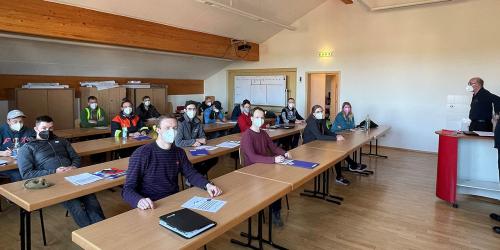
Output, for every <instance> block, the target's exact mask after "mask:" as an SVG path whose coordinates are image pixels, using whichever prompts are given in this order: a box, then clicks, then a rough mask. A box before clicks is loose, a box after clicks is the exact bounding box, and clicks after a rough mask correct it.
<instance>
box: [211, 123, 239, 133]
mask: <svg viewBox="0 0 500 250" xmlns="http://www.w3.org/2000/svg"><path fill="white" fill-rule="evenodd" d="M234 126H236V123H234V122H224V123H220V122H218V123H211V124H203V130H204V131H205V133H212V132H215V131H221V130H228V129H232V128H234Z"/></svg>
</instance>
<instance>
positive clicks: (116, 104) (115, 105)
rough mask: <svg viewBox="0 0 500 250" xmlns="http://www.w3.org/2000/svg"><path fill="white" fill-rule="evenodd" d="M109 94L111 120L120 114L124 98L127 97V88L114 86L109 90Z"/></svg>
mask: <svg viewBox="0 0 500 250" xmlns="http://www.w3.org/2000/svg"><path fill="white" fill-rule="evenodd" d="M108 95H109V97H108V98H109V102H108V105H109V112H108V114H109V120H110V121H111V120H112V119H113V118H114V117H115V116H116V115H118V114H120V111H121V104H122V99H123V98H125V97H126V96H127V95H126V89H125V88H112V89H109V90H108Z"/></svg>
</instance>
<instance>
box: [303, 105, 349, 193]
mask: <svg viewBox="0 0 500 250" xmlns="http://www.w3.org/2000/svg"><path fill="white" fill-rule="evenodd" d="M311 111H312V112H311V114H310V115H309V117H307V120H306V128H305V129H304V133H303V135H302V138H303V144H306V143H309V142H312V141H314V140H326V141H343V140H345V139H344V137H343V136H342V135H337V134H335V133H334V132H332V131H330V130H329V129H328V128H327V127H326V120H325V118H324V115H323V107H321V106H320V105H314V106H313V107H312V110H311ZM335 172H336V173H337V176H336V178H335V181H336V182H337V183H339V184H341V185H349V184H350V183H351V182H350V181H349V180H347V179H346V178H344V176H342V169H341V165H340V163H337V164H336V165H335Z"/></svg>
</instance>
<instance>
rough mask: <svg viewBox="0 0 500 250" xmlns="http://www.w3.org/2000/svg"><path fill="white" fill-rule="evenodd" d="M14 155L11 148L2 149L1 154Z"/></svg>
mask: <svg viewBox="0 0 500 250" xmlns="http://www.w3.org/2000/svg"><path fill="white" fill-rule="evenodd" d="M11 155H12V150H10V149H9V148H8V149H7V150H5V151H0V156H11Z"/></svg>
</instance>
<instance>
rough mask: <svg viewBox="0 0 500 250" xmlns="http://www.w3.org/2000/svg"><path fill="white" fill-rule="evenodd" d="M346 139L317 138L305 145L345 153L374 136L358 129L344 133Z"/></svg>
mask: <svg viewBox="0 0 500 250" xmlns="http://www.w3.org/2000/svg"><path fill="white" fill-rule="evenodd" d="M342 136H344V137H345V140H344V141H325V140H315V141H312V142H309V143H306V144H303V146H304V147H310V148H317V149H324V150H330V151H340V152H344V153H351V152H353V151H355V150H356V149H358V148H359V147H361V146H362V145H363V144H365V143H367V142H369V141H370V140H371V138H372V137H370V135H369V134H367V133H366V132H364V131H356V132H352V133H349V134H343V135H342Z"/></svg>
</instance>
